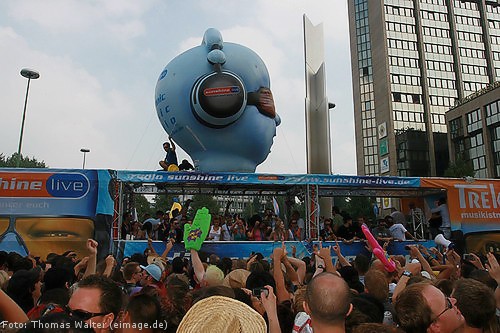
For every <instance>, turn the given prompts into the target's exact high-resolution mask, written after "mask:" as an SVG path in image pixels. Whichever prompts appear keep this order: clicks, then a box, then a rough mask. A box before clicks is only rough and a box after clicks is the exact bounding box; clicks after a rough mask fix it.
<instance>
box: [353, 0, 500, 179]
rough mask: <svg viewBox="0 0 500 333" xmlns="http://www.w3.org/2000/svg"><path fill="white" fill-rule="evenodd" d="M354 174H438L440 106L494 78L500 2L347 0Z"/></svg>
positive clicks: (442, 139)
mask: <svg viewBox="0 0 500 333" xmlns="http://www.w3.org/2000/svg"><path fill="white" fill-rule="evenodd" d="M348 8H349V27H350V41H351V63H352V76H353V80H352V81H353V98H354V113H355V116H354V117H355V128H356V155H357V167H358V174H359V175H399V176H441V175H443V172H444V170H445V169H446V167H447V166H448V162H449V158H448V146H447V137H446V132H447V129H446V121H445V112H446V111H448V110H449V109H450V108H452V107H453V106H454V105H455V104H456V103H457V102H458V101H459V100H461V99H463V98H465V97H466V96H468V95H470V94H472V93H474V92H476V91H478V90H480V89H483V88H485V87H486V86H488V85H489V84H492V83H494V82H495V81H499V80H500V4H499V2H497V1H496V0H495V1H488V0H469V1H465V0H455V1H453V0H348Z"/></svg>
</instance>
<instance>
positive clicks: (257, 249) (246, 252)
mask: <svg viewBox="0 0 500 333" xmlns="http://www.w3.org/2000/svg"><path fill="white" fill-rule="evenodd" d="M314 244H318V242H285V246H286V250H287V252H288V255H289V256H291V253H292V246H295V248H296V257H297V258H299V259H302V258H304V257H311V255H312V251H313V245H314ZM336 244H337V243H335V242H323V243H322V246H323V247H327V246H331V247H332V248H333V246H334V245H336ZM410 244H415V242H414V241H405V242H391V243H390V244H389V247H388V249H387V250H388V251H387V253H388V254H390V255H393V254H394V255H395V254H399V255H404V256H406V255H408V250H406V249H405V246H406V245H410ZM418 244H421V245H423V246H425V247H427V248H429V247H431V246H435V244H434V241H425V242H418ZM115 245H116V246H115V248H116V249H119V253H116V255H117V257H118V258H123V257H130V256H131V255H133V254H134V253H144V250H146V248H147V246H148V243H147V241H116V244H115ZM338 245H339V247H340V251H341V253H342V255H343V256H344V257H346V258H347V259H348V260H352V259H354V258H355V257H356V256H357V255H358V254H364V255H366V256H368V257H371V253H370V252H368V250H367V249H366V247H365V245H366V244H365V243H364V242H363V241H355V242H353V243H352V244H344V243H342V242H339V243H338ZM153 247H154V249H155V251H156V252H157V253H158V254H160V255H161V254H162V253H163V251H164V250H165V243H163V242H159V241H155V242H153ZM276 247H281V242H257V241H255V242H232V241H228V242H208V241H207V242H204V243H203V246H202V248H201V250H200V252H205V253H206V254H216V255H218V256H219V257H220V258H224V257H228V258H232V259H247V258H248V257H250V255H251V254H252V252H254V253H261V254H262V255H263V256H264V257H265V258H268V259H269V257H270V255H271V254H272V252H273V250H274V249H275V248H276ZM331 254H332V258H334V259H335V260H336V259H337V256H336V255H335V252H334V251H333V249H332V251H331ZM175 257H189V252H188V253H186V250H185V249H184V244H174V247H173V248H172V250H171V251H170V252H169V253H168V255H167V258H168V259H169V260H172V259H173V258H175Z"/></svg>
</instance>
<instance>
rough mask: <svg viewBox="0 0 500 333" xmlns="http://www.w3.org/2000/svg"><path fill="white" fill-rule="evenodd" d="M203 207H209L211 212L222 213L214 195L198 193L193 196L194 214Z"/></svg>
mask: <svg viewBox="0 0 500 333" xmlns="http://www.w3.org/2000/svg"><path fill="white" fill-rule="evenodd" d="M202 207H206V208H208V211H209V212H210V214H212V216H213V215H216V214H219V213H220V207H219V204H218V203H217V201H215V199H214V197H213V196H211V195H204V194H196V195H194V196H193V202H192V203H191V205H190V208H191V211H192V212H193V214H195V213H196V211H197V210H198V209H200V208H202Z"/></svg>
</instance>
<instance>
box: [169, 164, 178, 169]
mask: <svg viewBox="0 0 500 333" xmlns="http://www.w3.org/2000/svg"><path fill="white" fill-rule="evenodd" d="M167 170H168V171H179V167H178V166H177V165H176V164H170V165H169V166H168V169H167Z"/></svg>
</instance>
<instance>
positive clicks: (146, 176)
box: [116, 170, 420, 188]
mask: <svg viewBox="0 0 500 333" xmlns="http://www.w3.org/2000/svg"><path fill="white" fill-rule="evenodd" d="M116 174H117V179H118V180H119V181H122V182H131V183H166V184H169V183H170V184H254V185H268V184H274V185H325V186H326V185H331V186H339V187H342V186H348V187H387V188H415V187H419V186H420V178H417V177H389V176H384V177H377V176H345V175H315V174H306V175H277V174H258V173H236V172H235V173H228V172H214V173H197V172H164V171H121V170H119V171H117V172H116Z"/></svg>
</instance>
